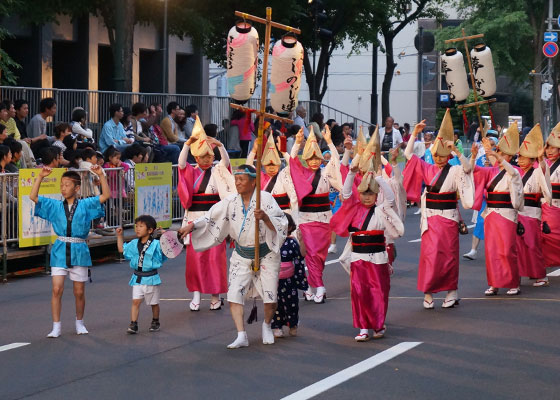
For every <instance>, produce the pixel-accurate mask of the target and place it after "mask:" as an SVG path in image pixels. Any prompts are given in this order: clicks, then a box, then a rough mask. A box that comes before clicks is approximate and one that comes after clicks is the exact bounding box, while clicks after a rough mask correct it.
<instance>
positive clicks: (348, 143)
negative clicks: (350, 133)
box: [344, 137, 354, 150]
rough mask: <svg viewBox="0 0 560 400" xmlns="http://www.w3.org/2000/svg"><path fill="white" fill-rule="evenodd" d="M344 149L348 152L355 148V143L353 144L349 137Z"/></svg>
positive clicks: (345, 140)
mask: <svg viewBox="0 0 560 400" xmlns="http://www.w3.org/2000/svg"><path fill="white" fill-rule="evenodd" d="M344 147H345V148H346V149H347V150H352V148H353V147H354V143H352V138H350V137H347V138H346V139H344Z"/></svg>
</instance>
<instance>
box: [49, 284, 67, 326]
mask: <svg viewBox="0 0 560 400" xmlns="http://www.w3.org/2000/svg"><path fill="white" fill-rule="evenodd" d="M64 278H65V276H63V275H56V276H53V277H52V297H51V312H52V319H53V322H60V310H61V309H62V302H61V300H62V293H64Z"/></svg>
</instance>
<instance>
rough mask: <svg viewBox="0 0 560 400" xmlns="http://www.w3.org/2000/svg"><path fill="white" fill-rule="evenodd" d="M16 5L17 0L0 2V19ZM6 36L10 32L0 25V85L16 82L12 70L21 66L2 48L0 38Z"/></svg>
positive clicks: (8, 35) (2, 38) (18, 4)
mask: <svg viewBox="0 0 560 400" xmlns="http://www.w3.org/2000/svg"><path fill="white" fill-rule="evenodd" d="M18 6H21V4H20V2H19V1H18V0H5V1H4V2H0V19H2V18H3V17H9V16H10V15H11V13H12V10H14V9H15V8H17V7H18ZM8 37H10V32H8V31H7V29H6V28H4V27H2V26H0V85H4V84H14V83H15V82H16V76H15V73H14V71H15V70H16V69H20V68H21V65H19V64H18V63H16V62H15V61H14V60H13V59H12V58H11V57H10V56H9V54H8V53H6V52H5V51H4V50H2V46H1V44H2V40H4V39H6V38H8Z"/></svg>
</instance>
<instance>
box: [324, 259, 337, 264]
mask: <svg viewBox="0 0 560 400" xmlns="http://www.w3.org/2000/svg"><path fill="white" fill-rule="evenodd" d="M337 262H340V259H338V258H337V259H336V260H329V261H327V262H325V265H330V264H336V263H337Z"/></svg>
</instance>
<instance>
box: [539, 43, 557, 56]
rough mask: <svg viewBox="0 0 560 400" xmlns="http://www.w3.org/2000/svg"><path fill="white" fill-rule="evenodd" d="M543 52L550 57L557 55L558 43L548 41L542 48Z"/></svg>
mask: <svg viewBox="0 0 560 400" xmlns="http://www.w3.org/2000/svg"><path fill="white" fill-rule="evenodd" d="M542 52H543V54H544V55H545V56H546V57H548V58H552V57H556V55H557V54H558V45H557V44H556V43H554V42H546V43H545V44H544V46H543V48H542Z"/></svg>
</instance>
